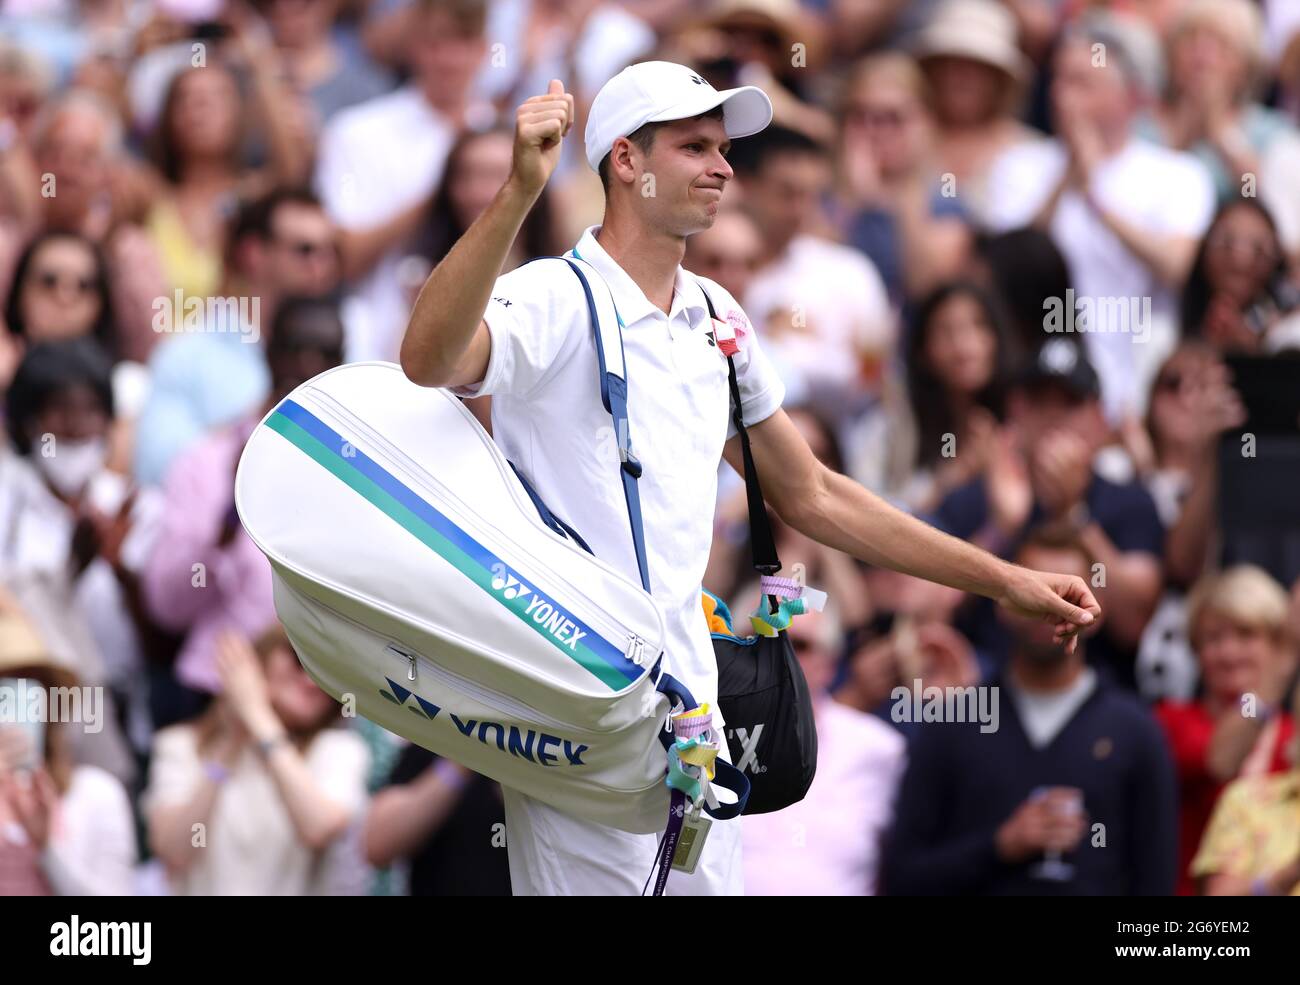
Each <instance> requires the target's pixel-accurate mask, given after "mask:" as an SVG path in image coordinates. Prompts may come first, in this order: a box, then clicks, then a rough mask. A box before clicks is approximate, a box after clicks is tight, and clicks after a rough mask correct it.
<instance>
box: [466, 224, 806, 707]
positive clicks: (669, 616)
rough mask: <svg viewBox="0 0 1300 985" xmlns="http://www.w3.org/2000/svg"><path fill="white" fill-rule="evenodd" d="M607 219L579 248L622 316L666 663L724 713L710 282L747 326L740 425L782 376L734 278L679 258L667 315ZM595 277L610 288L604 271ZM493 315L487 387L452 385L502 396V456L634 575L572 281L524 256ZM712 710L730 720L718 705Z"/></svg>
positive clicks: (777, 388)
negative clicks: (632, 270) (609, 232)
mask: <svg viewBox="0 0 1300 985" xmlns="http://www.w3.org/2000/svg"><path fill="white" fill-rule="evenodd" d="M599 228H600V227H599V226H592V227H590V228H589V229H587V231H586V232H585V233H584V234H583V236H582V238H581V239H580V240H579V241H578V246H577V249H576V253H577V255H578V256H580V257H581V258H582V259H584V260H586V261H587V262H588V263H590V264H591V265H592V266H593V267H594V268H595V269H596V270H597V271H598V272H599V273H600V274H601V276H602V277H603V278H604V280H605V283H606V284H607V285H608V287H609V290H610V291H611V292H612V293H613V297H614V304H615V307H616V308H617V310H618V313H619V314H620V315H621V316H622V319H623V322H624V326H625V327H624V330H623V348H624V353H625V357H626V366H627V379H628V427H629V432H630V435H631V439H632V453H633V454H634V455H635V456H636V457H637V458H638V459H639V460H640V462H641V464H642V466H643V467H644V472H643V474H642V476H641V478H640V480H639V482H638V486H639V491H640V497H641V513H642V517H643V520H644V529H645V541H646V560H647V566H648V569H649V575H650V590H651V594H652V595H654V597H655V599H656V600H657V601H658V602H659V604H660V606H661V607H662V608H663V611H664V615H665V617H666V621H667V626H668V636H667V647H666V658H665V667H666V668H667V669H668V670H669V672H670V673H672V674H673V675H674V676H675V677H677V678H678V679H680V680H681V681H682V682H683V683H684V684H685V685H686V686H687V687H688V688H690V690H691V693H692V694H693V696H694V697H695V699H696V700H697V701H699V702H705V701H707V702H709V703H710V704H711V706H712V707H713V708H714V709H716V708H717V687H718V672H717V664H716V662H715V659H714V655H713V641H712V638H711V636H710V634H709V629H708V624H707V623H706V621H705V617H704V610H703V608H702V606H701V604H700V588H701V579H702V578H703V576H704V568H705V565H706V564H707V563H708V559H709V549H710V546H711V542H712V538H713V511H714V506H715V504H716V498H717V482H718V465H719V462H720V461H721V458H722V449H723V444H724V442H725V441H726V439H727V438H729V437H730V436H732V435H733V434H735V428H734V426H733V425H732V424H731V420H730V415H729V407H730V400H729V392H728V387H727V361H726V359H725V358H724V357H723V355H722V353H721V352H720V351H719V350H718V348H717V347H716V346H714V345H711V344H710V343H709V339H708V337H707V332H708V330H709V313H708V309H707V307H706V306H705V301H704V296H703V294H702V293H701V290H700V285H701V284H702V285H703V286H704V288H705V289H706V290H708V292H709V296H710V298H711V299H712V300H713V305H714V307H715V309H716V310H717V312H718V316H719V318H723V319H726V320H727V321H729V322H730V323H731V324H732V325H733V326H734V327H735V328H736V329H737V336H738V340H739V342H740V346H741V351H740V353H739V355H737V356H736V357H735V359H736V373H737V378H738V381H739V384H740V394H741V407H742V410H743V413H744V419H745V425H746V427H748V426H750V425H753V424H757V423H759V422H760V421H763V420H765V419H767V418H768V417H770V416H771V415H772V414H773V413H775V412H776V410H777V409H778V408H779V407H780V406H781V400H782V398H783V397H784V395H785V387H784V386H783V385H782V383H781V380H780V377H779V376H778V375H777V373H776V371H775V369H774V368H773V366H772V364H771V363H770V362H769V361H768V359H767V357H766V356H765V355H764V354H763V352H762V350H761V349H760V348H759V345H758V339H757V336H756V335H755V333H754V332H753V330H752V328H751V326H750V325H749V321H748V319H747V318H746V316H745V314H744V312H743V311H742V310H741V307H740V305H739V304H738V303H737V302H736V299H735V298H733V297H732V296H731V295H730V294H729V293H728V292H727V291H726V290H724V289H723V288H722V287H720V286H719V285H718V284H716V283H715V282H713V281H711V280H707V279H706V278H702V277H701V278H696V277H695V276H694V275H692V274H689V273H686V272H685V271H683V270H682V268H681V267H678V268H677V275H676V281H675V283H674V287H673V302H672V311H671V312H670V313H669V314H664V312H662V311H661V310H659V309H658V308H657V307H656V306H655V305H653V304H652V303H651V302H650V301H649V300H648V299H647V298H646V296H645V294H643V293H642V291H641V289H640V288H639V287H637V285H636V283H635V282H634V281H633V280H632V278H631V277H630V276H629V275H628V274H627V272H626V271H625V270H623V268H622V267H620V266H619V265H618V264H617V263H616V262H615V261H614V260H613V259H612V258H611V257H610V256H609V254H608V253H606V252H605V250H604V249H603V248H602V247H601V246H600V244H599V243H597V242H596V236H595V234H596V233H597V232H598V231H599ZM573 252H574V251H570V255H572V254H573ZM591 287H592V290H593V291H599V290H604V287H603V286H602V285H601V284H599V283H595V282H593V283H592V285H591ZM483 317H484V319H485V320H486V321H487V325H488V329H489V331H490V333H491V338H492V354H491V357H490V359H489V361H488V367H487V374H486V376H485V377H484V379H483V381H482V383H481V384H479V385H478V386H466V387H458V388H456V389H454V390H453V391H452V392H453V393H456V394H457V395H458V396H466V397H472V396H486V395H489V394H490V395H491V396H492V397H493V400H492V432H493V437H494V438H495V440H496V442H497V444H498V445H499V446H500V448H501V450H502V452H503V453H504V454H505V456H506V457H507V458H508V459H510V460H511V461H512V462H513V463H514V464H515V466H516V467H517V468H518V469H519V470H520V471H521V472H523V473H524V475H525V476H527V477H528V480H529V481H530V482H531V483H532V484H533V486H534V488H535V489H536V490H537V493H538V495H539V496H541V498H542V499H543V500H544V501H545V502H546V505H547V506H548V507H550V509H551V510H552V511H553V512H554V513H555V514H556V515H557V516H559V517H560V518H561V519H563V520H564V521H566V522H567V523H568V524H569V525H570V526H572V527H573V528H574V529H575V530H577V531H578V533H579V534H581V535H582V538H583V539H584V540H585V541H586V542H587V544H588V545H589V546H590V547H591V549H592V551H593V552H594V553H595V555H596V556H597V557H599V558H601V559H603V560H605V561H607V562H609V563H610V564H612V565H614V566H615V567H616V568H618V569H619V570H621V571H623V572H625V573H626V574H627V575H628V577H630V578H632V580H633V581H636V582H638V583H639V582H640V576H639V575H638V573H637V563H636V554H635V552H634V549H633V545H632V532H631V526H630V523H629V520H628V512H627V501H626V499H625V496H624V492H623V484H622V479H621V476H620V468H619V456H618V442H617V441H616V439H615V434H614V426H613V419H612V418H611V417H610V415H609V412H608V411H607V410H605V406H604V404H603V403H601V399H600V378H599V370H598V363H597V358H596V346H595V341H594V339H593V337H592V329H591V324H590V319H589V316H588V312H587V303H586V297H585V295H584V294H583V291H582V286H581V285H580V284H579V283H578V279H577V277H575V276H574V275H573V272H572V271H571V270H570V269H568V267H567V265H566V264H564V263H562V262H561V261H559V260H537V261H534V262H533V263H530V264H525V265H524V266H522V267H519V268H517V269H515V270H513V271H511V272H510V273H508V274H505V275H504V276H502V277H500V278H498V279H497V282H496V285H495V287H494V288H493V291H492V300H491V301H490V302H489V303H488V306H487V311H486V312H485V313H484V316H483ZM757 601H758V600H757V599H755V603H756V604H757ZM742 629H743V628H742ZM714 721H715V724H716V725H717V726H718V727H721V726H722V724H723V720H722V716H721V715H720V714H718V715H716V716H715V719H714Z"/></svg>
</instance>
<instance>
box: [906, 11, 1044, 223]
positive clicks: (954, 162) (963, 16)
mask: <svg viewBox="0 0 1300 985" xmlns="http://www.w3.org/2000/svg"><path fill="white" fill-rule="evenodd" d="M912 53H913V54H914V55H915V56H916V58H917V59H918V60H919V61H920V64H921V68H922V69H923V70H924V72H925V75H926V78H927V79H928V80H929V83H930V87H931V90H932V91H933V93H934V113H935V117H936V119H937V121H938V125H939V154H938V160H937V167H938V170H939V171H940V172H941V173H943V174H945V175H952V178H953V179H954V181H955V185H956V189H957V196H958V199H959V201H960V202H961V204H962V207H963V208H964V209H965V210H966V212H967V214H968V215H970V216H971V217H972V218H973V219H974V220H975V221H976V222H977V223H979V224H983V223H984V222H985V221H986V220H987V219H988V218H989V216H990V209H991V208H995V207H996V206H997V205H998V202H997V201H996V199H991V198H990V192H991V191H992V189H990V188H989V180H990V169H991V168H992V166H993V164H994V162H995V161H996V160H997V159H998V157H999V156H1001V155H1002V154H1003V153H1004V152H1006V151H1008V150H1010V149H1012V148H1017V147H1024V148H1025V149H1028V148H1031V147H1036V146H1039V144H1040V143H1041V139H1042V138H1041V135H1040V134H1039V133H1037V131H1034V130H1031V129H1030V128H1029V127H1027V126H1025V125H1024V124H1023V123H1021V122H1020V121H1019V120H1017V119H1016V115H1015V114H1016V110H1017V108H1018V106H1017V104H1018V103H1019V102H1020V100H1021V98H1022V96H1023V93H1024V89H1025V86H1026V85H1027V84H1028V83H1029V80H1030V76H1031V74H1032V71H1033V68H1032V65H1031V64H1030V62H1029V59H1028V58H1026V57H1025V55H1024V53H1023V52H1021V51H1020V49H1019V48H1018V47H1017V46H1016V22H1015V18H1014V16H1013V15H1012V13H1011V11H1009V10H1008V9H1007V8H1006V7H1005V6H1004V5H1002V4H1001V3H998V2H996V0H945V2H944V3H942V4H940V5H939V6H938V7H937V8H936V9H935V11H934V14H933V15H932V16H931V18H930V20H929V21H928V22H927V23H926V25H925V27H924V28H923V29H922V30H921V31H920V33H919V34H918V35H917V36H916V37H915V39H914V41H913V45H912Z"/></svg>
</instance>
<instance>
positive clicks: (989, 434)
mask: <svg viewBox="0 0 1300 985" xmlns="http://www.w3.org/2000/svg"><path fill="white" fill-rule="evenodd" d="M1008 349H1009V347H1008V342H1007V332H1006V328H1005V326H1004V322H1003V318H1002V315H1001V311H1000V309H998V308H997V306H996V305H995V303H994V301H993V298H992V297H990V296H989V295H988V294H987V293H986V292H985V291H984V290H982V289H981V288H979V287H978V286H976V285H975V284H973V283H971V282H969V281H960V280H956V281H949V282H947V283H945V284H943V285H941V286H939V287H938V288H936V289H935V290H934V291H933V292H931V293H930V294H929V295H928V296H927V297H925V298H924V299H923V300H922V301H921V302H920V304H919V306H918V307H917V309H916V312H915V315H914V318H913V327H912V330H911V331H910V332H909V333H908V336H907V354H906V367H907V391H906V392H907V404H908V406H907V407H906V408H904V409H901V410H900V411H899V412H897V413H893V414H878V415H873V416H872V417H870V418H868V420H869V421H870V424H871V426H870V429H869V430H867V428H865V427H864V428H863V429H861V430H859V432H858V433H857V437H858V439H859V440H860V441H864V442H866V444H865V445H859V446H858V447H856V448H855V449H854V458H853V462H854V466H855V471H856V476H857V478H858V479H859V481H861V482H863V484H864V485H866V486H867V487H868V488H870V489H876V490H879V491H881V492H882V493H883V494H884V495H886V496H887V497H888V498H890V499H891V500H893V501H894V502H897V503H899V504H900V505H902V506H904V507H905V508H907V509H911V510H914V511H918V512H925V511H928V510H932V509H934V508H935V507H937V506H938V505H939V503H940V502H942V501H943V498H944V497H945V496H947V495H948V493H950V492H952V491H953V490H954V489H957V488H959V487H960V486H963V485H965V484H966V483H967V482H969V481H971V480H972V479H975V478H976V477H977V476H979V475H982V474H983V473H984V471H985V469H986V468H987V467H988V456H989V451H990V444H991V442H992V441H993V440H994V437H995V435H996V431H997V423H998V422H997V418H998V415H1000V414H1001V413H1002V399H1003V392H1002V389H1003V387H1004V386H1005V385H1006V384H1007V383H1008V382H1009V381H1010V375H1011V374H1010V359H1009V352H1008ZM873 466H874V467H875V469H876V471H870V472H869V471H868V470H869V469H872V467H873Z"/></svg>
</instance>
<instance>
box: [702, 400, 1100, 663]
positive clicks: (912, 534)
mask: <svg viewBox="0 0 1300 985" xmlns="http://www.w3.org/2000/svg"><path fill="white" fill-rule="evenodd" d="M747 430H748V432H749V439H750V445H751V450H752V452H753V455H754V465H755V467H756V468H757V469H758V475H759V481H760V482H761V484H762V486H763V495H764V498H765V499H766V500H767V501H768V503H769V504H770V505H771V506H772V508H773V509H775V510H776V512H777V515H778V516H780V517H781V519H782V520H783V521H784V522H785V523H788V524H789V525H790V526H792V527H794V528H795V529H796V530H798V531H800V532H801V533H803V534H805V535H806V536H808V537H811V538H812V539H813V540H816V541H820V542H821V543H823V544H826V545H828V546H830V547H833V548H835V549H836V550H840V551H843V552H844V553H846V554H851V555H853V556H854V557H856V558H858V559H860V560H862V561H866V562H867V563H868V564H874V565H877V566H880V567H886V568H892V569H893V570H895V571H901V572H904V573H905V574H909V575H915V576H916V577H918V578H925V579H927V580H928V581H935V582H939V583H940V584H943V585H948V586H950V587H952V588H957V589H961V590H962V591H966V592H974V593H975V594H977V595H983V596H986V597H988V598H991V599H994V600H995V601H997V602H998V603H999V604H1001V605H1004V606H1006V607H1008V608H1009V609H1011V610H1013V611H1015V612H1018V613H1021V614H1025V615H1033V616H1039V617H1041V618H1043V619H1045V620H1047V621H1050V622H1054V623H1055V624H1056V636H1057V640H1058V641H1063V640H1066V639H1067V638H1069V639H1070V643H1069V646H1070V648H1071V650H1073V648H1074V646H1075V645H1076V644H1077V639H1076V638H1075V634H1077V633H1078V631H1079V630H1080V629H1081V628H1083V626H1085V625H1087V624H1088V623H1090V622H1092V621H1093V620H1095V619H1096V618H1097V617H1098V616H1100V615H1101V606H1099V605H1098V604H1097V600H1096V599H1095V598H1094V597H1093V595H1092V593H1091V592H1090V591H1089V590H1088V586H1087V585H1086V584H1085V583H1084V582H1083V580H1082V579H1080V578H1077V577H1074V576H1070V575H1056V574H1049V573H1046V572H1041V571H1031V570H1029V569H1027V568H1022V567H1019V566H1018V565H1014V564H1011V563H1009V562H1007V561H1003V560H1001V559H999V558H997V557H995V556H994V555H992V554H990V553H988V552H987V551H984V550H981V549H980V548H978V547H975V546H973V545H971V544H968V543H966V542H965V541H962V540H958V539H957V538H956V537H952V536H949V535H948V534H945V533H943V532H942V531H939V530H936V529H935V528H934V527H931V526H930V525H929V524H927V523H925V522H923V521H921V520H918V519H917V518H916V517H913V516H910V515H909V514H907V513H904V512H903V511H902V510H899V509H897V508H895V507H893V506H891V505H890V504H889V503H887V502H885V501H884V500H883V499H881V498H880V497H878V496H876V495H874V494H873V493H872V492H870V491H869V490H868V489H866V488H865V487H863V486H862V485H860V484H859V483H857V482H854V481H853V480H852V479H850V478H848V477H847V476H844V475H840V474H838V473H836V472H832V471H831V470H830V469H828V468H827V467H826V466H825V465H823V464H822V463H821V462H819V461H818V460H817V458H816V457H815V456H814V455H813V453H812V450H811V449H810V448H809V447H808V443H807V442H806V441H805V440H804V437H803V435H802V434H800V433H799V430H798V428H796V427H795V425H794V423H793V422H792V421H791V420H790V418H789V417H788V416H787V415H786V413H785V411H783V410H777V412H776V413H775V414H773V415H772V416H771V417H769V418H767V419H766V420H764V421H762V422H761V423H759V424H756V425H754V426H752V427H749V428H747ZM724 456H725V458H726V459H727V461H728V462H729V463H730V464H731V466H732V468H734V469H736V471H737V472H739V473H740V474H741V475H743V474H744V461H743V458H742V455H741V449H740V436H739V435H737V436H735V437H733V438H731V439H730V440H729V441H728V442H727V445H726V449H725V452H724Z"/></svg>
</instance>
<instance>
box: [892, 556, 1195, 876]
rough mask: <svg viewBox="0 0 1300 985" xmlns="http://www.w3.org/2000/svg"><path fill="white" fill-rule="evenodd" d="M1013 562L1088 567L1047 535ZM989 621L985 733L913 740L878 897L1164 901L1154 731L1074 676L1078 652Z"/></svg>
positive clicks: (1165, 778) (1169, 775)
mask: <svg viewBox="0 0 1300 985" xmlns="http://www.w3.org/2000/svg"><path fill="white" fill-rule="evenodd" d="M1015 560H1016V561H1017V563H1020V564H1024V565H1026V566H1028V567H1034V568H1042V569H1044V570H1050V571H1060V572H1068V573H1071V574H1074V575H1078V576H1079V577H1082V578H1087V577H1088V573H1089V565H1090V563H1091V558H1090V556H1089V552H1088V551H1087V550H1086V549H1085V548H1084V547H1083V545H1081V544H1079V543H1078V542H1077V541H1076V540H1073V539H1072V538H1070V537H1069V536H1068V535H1062V534H1057V533H1053V532H1040V533H1039V534H1038V535H1037V537H1036V538H1035V539H1031V540H1030V541H1028V542H1027V543H1026V544H1025V545H1024V546H1023V547H1022V549H1021V550H1020V552H1019V553H1018V554H1017V555H1016V558H1015ZM999 616H1000V618H1002V619H1003V620H1004V621H1005V623H1006V624H1007V626H1008V629H1009V631H1010V633H1011V636H1012V638H1013V640H1014V643H1013V645H1012V649H1011V659H1010V662H1009V663H1008V665H1007V668H1006V671H1005V673H1004V674H1003V675H1001V676H1000V677H998V678H995V679H994V680H993V681H992V682H990V684H988V685H986V686H988V687H990V688H996V689H997V691H998V693H999V694H1000V696H1001V697H1002V698H1005V699H1007V700H1004V701H1000V702H999V705H998V715H999V722H998V724H997V726H996V727H995V728H994V729H993V730H992V731H987V732H986V731H983V729H982V727H981V724H980V723H979V722H978V721H976V722H972V721H969V720H968V721H965V722H953V721H948V720H944V721H940V722H927V723H926V724H924V725H922V726H921V728H919V729H918V730H917V736H916V738H915V739H914V740H913V741H912V743H911V744H910V745H909V746H908V767H907V772H906V773H905V774H904V777H903V783H902V788H901V790H900V792H899V797H898V807H897V810H896V813H895V818H894V827H893V829H892V832H891V834H890V836H889V839H888V840H887V841H886V844H885V850H884V855H883V859H884V889H885V892H886V893H888V894H927V895H932V894H962V895H965V894H973V895H1007V894H1011V895H1026V896H1028V895H1034V896H1037V895H1107V896H1120V895H1123V896H1127V895H1134V896H1138V895H1166V894H1168V893H1169V892H1170V890H1171V889H1172V887H1173V883H1174V875H1175V870H1174V837H1175V834H1174V833H1175V831H1176V823H1177V819H1176V808H1177V796H1176V790H1175V786H1174V775H1173V769H1172V766H1171V764H1170V762H1169V753H1168V751H1167V750H1166V748H1165V744H1164V741H1163V739H1162V737H1161V734H1160V730H1159V728H1158V726H1157V725H1156V724H1155V722H1153V721H1152V720H1151V717H1150V715H1149V714H1148V713H1147V712H1146V710H1145V709H1144V708H1143V707H1142V706H1141V705H1140V704H1138V702H1137V701H1136V700H1135V699H1134V698H1133V697H1132V696H1130V695H1128V694H1125V693H1124V692H1122V691H1120V690H1118V689H1116V688H1114V687H1112V686H1110V685H1109V684H1107V683H1106V681H1105V680H1104V679H1103V678H1102V677H1101V676H1100V675H1098V674H1096V673H1095V672H1093V671H1092V670H1091V669H1090V668H1089V667H1088V666H1087V665H1086V663H1085V661H1084V652H1085V649H1086V645H1087V644H1086V642H1085V641H1080V644H1079V647H1078V649H1077V650H1076V651H1075V653H1073V654H1067V653H1066V652H1065V648H1064V647H1063V646H1062V645H1060V644H1057V643H1054V642H1053V639H1052V627H1051V626H1050V625H1048V624H1046V623H1044V622H1042V621H1040V620H1027V619H1024V618H1021V617H1019V616H1016V615H1014V614H1012V613H1010V612H1006V611H1002V612H1000V613H999ZM905 700H911V697H910V696H909V697H908V698H906V699H905ZM1045 856H1046V859H1047V860H1050V861H1052V862H1054V863H1055V864H1053V865H1051V866H1050V867H1049V866H1044V865H1043V864H1042V863H1043V861H1044V860H1045Z"/></svg>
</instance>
